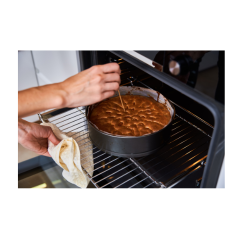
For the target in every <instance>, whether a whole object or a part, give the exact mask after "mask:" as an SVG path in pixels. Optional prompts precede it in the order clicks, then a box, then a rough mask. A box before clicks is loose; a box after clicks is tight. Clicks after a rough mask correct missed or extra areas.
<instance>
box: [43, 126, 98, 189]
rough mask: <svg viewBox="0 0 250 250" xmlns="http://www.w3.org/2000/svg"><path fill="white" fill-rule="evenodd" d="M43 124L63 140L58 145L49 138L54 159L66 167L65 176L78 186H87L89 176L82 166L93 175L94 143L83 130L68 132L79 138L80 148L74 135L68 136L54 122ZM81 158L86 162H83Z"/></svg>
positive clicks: (50, 150)
mask: <svg viewBox="0 0 250 250" xmlns="http://www.w3.org/2000/svg"><path fill="white" fill-rule="evenodd" d="M41 125H43V126H49V127H51V128H52V130H53V132H54V134H55V136H56V137H57V138H58V139H59V140H61V142H60V143H59V144H58V145H56V146H55V145H54V144H53V143H52V142H51V141H49V140H48V145H49V148H48V151H49V153H50V155H51V157H52V158H53V160H54V161H55V162H56V163H57V164H58V165H59V166H60V167H62V168H63V169H64V170H63V173H62V175H63V177H64V178H65V179H66V180H67V181H69V182H71V183H73V184H75V185H77V186H78V187H81V188H86V187H87V186H88V183H89V178H88V176H87V174H86V173H85V172H84V171H83V170H82V167H83V168H84V169H85V170H86V171H87V172H88V173H89V175H90V176H92V175H93V170H94V164H93V153H92V143H91V141H90V140H89V137H88V136H87V135H86V133H83V132H78V133H74V132H71V133H68V134H74V135H75V137H77V138H78V141H79V142H80V141H81V145H80V148H79V145H78V143H77V142H76V141H75V140H74V139H73V138H72V137H68V136H67V135H66V134H64V133H62V132H61V131H60V129H59V128H58V127H57V126H56V125H54V124H52V123H42V124H41ZM83 139H84V140H83ZM83 144H84V145H83ZM81 159H82V162H83V163H84V164H81Z"/></svg>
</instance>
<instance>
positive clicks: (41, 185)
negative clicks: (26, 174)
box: [32, 183, 47, 188]
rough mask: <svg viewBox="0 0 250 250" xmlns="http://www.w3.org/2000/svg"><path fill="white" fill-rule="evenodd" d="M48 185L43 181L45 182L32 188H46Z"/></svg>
mask: <svg viewBox="0 0 250 250" xmlns="http://www.w3.org/2000/svg"><path fill="white" fill-rule="evenodd" d="M46 187H47V184H46V183H43V184H40V185H38V186H35V187H32V188H46Z"/></svg>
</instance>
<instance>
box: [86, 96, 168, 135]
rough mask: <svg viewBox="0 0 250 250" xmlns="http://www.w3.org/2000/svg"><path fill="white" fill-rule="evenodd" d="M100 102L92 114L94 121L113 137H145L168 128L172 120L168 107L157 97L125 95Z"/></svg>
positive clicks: (91, 118)
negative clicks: (157, 99)
mask: <svg viewBox="0 0 250 250" xmlns="http://www.w3.org/2000/svg"><path fill="white" fill-rule="evenodd" d="M122 100H123V103H124V107H125V112H124V110H123V107H122V104H121V101H120V98H119V96H117V97H113V98H109V99H107V100H105V101H102V102H101V103H99V104H98V105H97V106H96V107H94V109H93V110H92V112H91V114H90V121H91V122H92V123H93V124H94V125H95V126H96V127H97V128H98V129H99V130H101V131H105V132H108V133H110V134H113V135H123V136H142V135H147V134H151V133H154V132H156V131H159V130H161V129H162V128H164V127H165V126H166V125H168V123H169V122H170V121H171V114H170V112H169V110H168V109H167V107H166V106H165V105H163V104H161V103H159V102H157V101H155V100H154V99H153V98H149V97H145V96H140V95H123V96H122Z"/></svg>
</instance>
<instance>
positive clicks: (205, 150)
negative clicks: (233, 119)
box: [39, 51, 225, 188]
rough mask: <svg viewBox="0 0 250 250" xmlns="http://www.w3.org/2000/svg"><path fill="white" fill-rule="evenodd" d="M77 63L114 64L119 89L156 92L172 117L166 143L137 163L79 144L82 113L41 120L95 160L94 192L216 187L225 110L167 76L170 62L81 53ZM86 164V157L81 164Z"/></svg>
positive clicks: (67, 112)
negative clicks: (118, 70) (168, 105)
mask: <svg viewBox="0 0 250 250" xmlns="http://www.w3.org/2000/svg"><path fill="white" fill-rule="evenodd" d="M77 59H78V66H79V71H81V70H84V69H87V68H89V67H91V66H93V65H98V64H105V63H108V62H117V63H118V64H119V65H120V68H121V85H124V86H139V87H144V88H149V89H153V90H156V91H158V92H160V93H161V94H163V95H164V96H165V97H166V98H167V99H168V100H169V101H170V102H171V104H172V105H173V106H174V108H175V111H176V115H175V119H174V121H173V124H172V131H171V136H170V140H169V141H168V143H167V144H166V145H165V146H164V147H162V148H161V149H159V150H158V151H157V152H154V153H152V154H151V155H148V156H145V157H137V158H123V157H117V156H114V155H110V154H107V153H105V152H103V151H102V150H100V149H98V148H97V147H95V145H92V143H90V142H89V140H88V139H86V138H85V139H81V138H82V137H81V136H79V133H81V134H82V133H83V134H86V135H88V124H87V120H86V117H85V110H86V107H78V108H72V109H69V108H64V109H61V110H55V111H48V112H44V113H41V114H39V117H40V120H41V121H45V122H46V121H47V122H48V121H49V122H51V123H54V124H56V125H57V126H58V127H59V128H60V129H61V130H62V131H63V132H65V133H67V134H68V135H69V134H70V136H72V137H73V138H74V139H75V140H76V141H77V142H78V144H79V146H80V147H84V148H85V152H88V154H93V164H94V173H93V176H92V177H91V176H90V175H89V174H88V173H87V172H86V171H85V170H84V171H85V172H86V174H87V175H88V177H89V178H90V181H91V183H92V184H93V185H94V186H95V187H96V188H215V187H216V186H217V183H218V179H219V176H220V172H221V168H222V165H223V161H224V154H225V153H224V151H225V146H224V144H225V136H224V105H223V104H221V103H219V102H217V101H215V100H214V99H212V98H210V97H208V96H207V95H205V94H203V93H201V92H199V91H197V90H195V89H194V88H192V86H190V84H184V83H183V82H181V81H180V80H179V79H176V78H174V77H172V76H171V75H169V74H167V73H166V68H167V67H168V65H169V62H167V61H165V60H164V58H163V61H162V62H154V63H153V65H154V67H153V66H152V64H151V63H152V60H150V59H148V58H146V57H144V56H140V55H139V56H138V53H135V54H133V53H130V52H127V51H80V52H78V53H77ZM150 64H151V65H150ZM194 66H195V65H194ZM156 68H157V69H156ZM192 72H194V70H193V71H192ZM84 158H87V156H86V155H85V157H83V158H82V159H81V160H82V161H84Z"/></svg>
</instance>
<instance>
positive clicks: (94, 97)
mask: <svg viewBox="0 0 250 250" xmlns="http://www.w3.org/2000/svg"><path fill="white" fill-rule="evenodd" d="M120 73H121V70H120V67H119V65H118V64H117V63H108V64H104V65H96V66H93V67H91V68H89V69H87V70H84V71H82V72H80V73H78V74H76V75H74V76H72V77H70V78H68V79H66V80H65V81H63V82H59V83H55V84H48V85H45V86H40V87H35V88H30V89H26V90H23V91H19V92H18V118H22V117H26V116H29V115H33V114H37V113H39V112H41V111H44V110H47V109H53V108H55V109H60V108H65V107H69V108H74V107H80V106H86V105H91V104H94V103H97V102H100V101H102V100H104V99H106V98H109V97H111V96H113V95H114V94H115V91H117V90H118V89H119V84H120V82H121V80H120Z"/></svg>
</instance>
